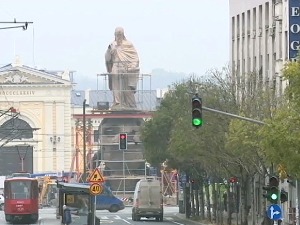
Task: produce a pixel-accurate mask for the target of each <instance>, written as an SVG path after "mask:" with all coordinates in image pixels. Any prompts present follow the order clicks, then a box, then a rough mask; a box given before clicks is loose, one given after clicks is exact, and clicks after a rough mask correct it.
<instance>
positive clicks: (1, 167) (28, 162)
mask: <svg viewBox="0 0 300 225" xmlns="http://www.w3.org/2000/svg"><path fill="white" fill-rule="evenodd" d="M30 138H33V129H32V128H31V126H30V125H29V124H28V123H27V122H26V121H24V120H21V119H19V118H12V119H10V120H8V121H6V122H5V123H3V124H2V125H1V126H0V141H1V145H2V146H1V147H0V175H11V174H12V173H15V172H20V171H22V169H23V171H26V172H29V173H32V172H33V147H32V146H29V145H22V144H21V143H20V140H22V139H30ZM14 140H18V142H19V143H18V144H16V145H14V146H7V145H8V143H10V144H9V145H11V142H13V141H14ZM24 141H26V140H24Z"/></svg>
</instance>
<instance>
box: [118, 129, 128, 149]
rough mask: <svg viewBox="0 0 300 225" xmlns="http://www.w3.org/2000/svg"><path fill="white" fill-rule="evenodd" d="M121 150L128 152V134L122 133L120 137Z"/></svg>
mask: <svg viewBox="0 0 300 225" xmlns="http://www.w3.org/2000/svg"><path fill="white" fill-rule="evenodd" d="M119 149H120V150H127V134H126V133H121V134H120V135H119Z"/></svg>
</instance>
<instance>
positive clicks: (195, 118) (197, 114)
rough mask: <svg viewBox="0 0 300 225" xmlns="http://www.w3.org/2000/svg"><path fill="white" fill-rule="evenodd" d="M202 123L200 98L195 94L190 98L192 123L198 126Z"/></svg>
mask: <svg viewBox="0 0 300 225" xmlns="http://www.w3.org/2000/svg"><path fill="white" fill-rule="evenodd" d="M202 124H203V120H202V99H201V98H200V97H198V96H197V95H196V96H194V97H193V98H192V125H193V126H194V127H196V128H199V127H201V126H202Z"/></svg>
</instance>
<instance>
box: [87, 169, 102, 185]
mask: <svg viewBox="0 0 300 225" xmlns="http://www.w3.org/2000/svg"><path fill="white" fill-rule="evenodd" d="M89 182H90V183H102V182H104V178H103V176H102V174H101V172H100V171H99V169H98V168H96V169H94V171H93V172H92V173H91V175H90V177H89Z"/></svg>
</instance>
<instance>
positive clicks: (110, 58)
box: [105, 27, 140, 109]
mask: <svg viewBox="0 0 300 225" xmlns="http://www.w3.org/2000/svg"><path fill="white" fill-rule="evenodd" d="M105 63H106V69H107V72H108V73H109V89H110V90H112V91H113V95H114V104H113V106H112V108H116V109H121V108H131V109H132V108H136V101H135V97H134V94H135V92H136V89H137V83H138V77H139V72H140V69H139V57H138V54H137V51H136V50H135V48H134V46H133V44H132V43H131V42H130V41H128V40H127V39H126V37H125V35H124V30H123V28H121V27H117V28H116V30H115V40H114V41H113V42H112V43H111V44H110V45H109V46H108V49H107V51H106V53H105Z"/></svg>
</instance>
